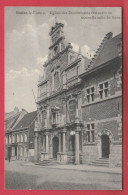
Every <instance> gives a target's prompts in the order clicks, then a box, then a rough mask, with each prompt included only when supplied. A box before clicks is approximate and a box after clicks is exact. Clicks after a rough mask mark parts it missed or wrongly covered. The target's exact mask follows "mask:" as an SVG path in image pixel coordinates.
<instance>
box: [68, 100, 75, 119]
mask: <svg viewBox="0 0 128 195" xmlns="http://www.w3.org/2000/svg"><path fill="white" fill-rule="evenodd" d="M76 108H77V103H76V100H74V99H73V100H70V101H69V117H70V120H71V121H74V120H75V117H76Z"/></svg>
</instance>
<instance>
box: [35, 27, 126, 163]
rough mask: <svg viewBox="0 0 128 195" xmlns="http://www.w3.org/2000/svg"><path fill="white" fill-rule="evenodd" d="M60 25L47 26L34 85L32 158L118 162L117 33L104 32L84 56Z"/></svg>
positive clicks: (119, 54) (119, 58)
mask: <svg viewBox="0 0 128 195" xmlns="http://www.w3.org/2000/svg"><path fill="white" fill-rule="evenodd" d="M63 27H64V25H63V24H62V23H56V24H55V26H54V27H52V28H51V31H50V33H49V35H50V39H51V43H50V46H49V54H48V60H47V62H46V63H45V64H44V65H43V67H44V72H45V74H44V76H43V77H42V78H40V80H39V83H38V97H37V102H36V103H37V107H38V109H37V121H36V124H35V130H34V131H35V155H34V158H35V161H38V160H40V161H44V160H46V159H51V158H56V159H57V161H58V162H60V163H62V164H67V163H75V164H80V163H87V164H88V163H90V162H92V161H94V160H96V159H98V158H105V159H110V161H111V163H112V164H114V165H116V160H117V161H118V163H119V164H121V158H122V157H121V151H122V131H121V130H122V126H121V125H122V111H121V109H122V103H121V100H122V97H121V96H122V76H121V75H122V72H121V71H122V45H121V41H122V40H121V35H117V36H116V37H112V33H108V34H107V35H105V37H104V39H103V41H102V43H101V45H100V46H99V48H98V49H97V52H96V54H95V55H94V58H93V59H92V60H89V59H88V58H86V57H85V56H83V55H82V54H81V49H79V52H78V53H77V52H74V51H73V49H72V45H71V44H70V43H67V42H66V39H65V34H64V31H63ZM117 151H118V154H116V152H117Z"/></svg>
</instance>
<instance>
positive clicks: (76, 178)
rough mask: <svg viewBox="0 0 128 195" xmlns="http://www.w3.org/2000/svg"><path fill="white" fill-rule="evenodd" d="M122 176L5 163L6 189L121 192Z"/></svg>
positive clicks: (12, 162) (13, 162) (19, 163)
mask: <svg viewBox="0 0 128 195" xmlns="http://www.w3.org/2000/svg"><path fill="white" fill-rule="evenodd" d="M121 180H122V177H121V174H119V173H118V174H116V173H102V172H93V171H92V172H91V171H86V170H85V171H84V170H77V169H76V170H67V169H58V168H57V166H55V168H50V167H35V166H31V165H30V166H24V165H23V163H21V162H18V161H17V162H15V161H11V162H10V163H9V162H7V161H6V162H5V188H6V189H42V190H89V189H91V190H94V189H95V190H97V189H103V190H120V189H121V187H122V186H121Z"/></svg>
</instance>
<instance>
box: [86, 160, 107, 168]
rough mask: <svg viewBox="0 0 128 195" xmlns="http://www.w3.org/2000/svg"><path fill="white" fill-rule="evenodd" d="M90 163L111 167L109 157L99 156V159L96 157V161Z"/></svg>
mask: <svg viewBox="0 0 128 195" xmlns="http://www.w3.org/2000/svg"><path fill="white" fill-rule="evenodd" d="M88 165H93V166H105V167H109V165H110V162H109V159H106V158H99V159H96V160H95V161H92V162H90V163H88Z"/></svg>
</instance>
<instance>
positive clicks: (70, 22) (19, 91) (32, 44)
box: [5, 7, 122, 112]
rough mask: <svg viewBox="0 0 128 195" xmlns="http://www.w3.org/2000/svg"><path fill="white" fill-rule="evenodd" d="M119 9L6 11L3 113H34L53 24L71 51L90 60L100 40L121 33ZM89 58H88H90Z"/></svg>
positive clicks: (59, 8) (24, 8)
mask: <svg viewBox="0 0 128 195" xmlns="http://www.w3.org/2000/svg"><path fill="white" fill-rule="evenodd" d="M121 11H122V10H121V8H109V7H108V8H106V7H105V8H103V7H102V8H93V7H92V8H89V7H84V8H82V7H81V8H80V7H79V8H78V7H77V8H75V7H74V8H73V7H58V8H57V7H6V8H5V112H11V111H12V110H14V107H15V106H16V107H18V108H19V109H20V110H21V109H22V108H23V109H26V110H27V111H28V112H31V111H34V110H36V104H35V99H34V95H33V92H32V90H33V91H34V94H35V98H36V97H37V84H38V80H39V76H40V75H42V74H43V64H44V62H45V61H46V60H47V55H48V47H49V45H50V36H49V32H50V28H51V26H53V25H54V24H55V20H57V21H58V22H62V23H63V24H64V32H65V37H66V40H67V42H70V43H71V44H72V46H73V50H74V51H78V50H79V46H80V47H81V51H82V54H83V55H85V56H86V57H88V58H92V57H93V55H94V53H95V51H96V49H97V48H98V47H99V45H100V43H101V41H102V40H103V38H104V36H105V34H106V33H108V32H112V33H113V36H116V35H117V34H119V33H121V32H122V23H121V21H122V19H121ZM55 18H57V19H55ZM90 56H91V57H90Z"/></svg>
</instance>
